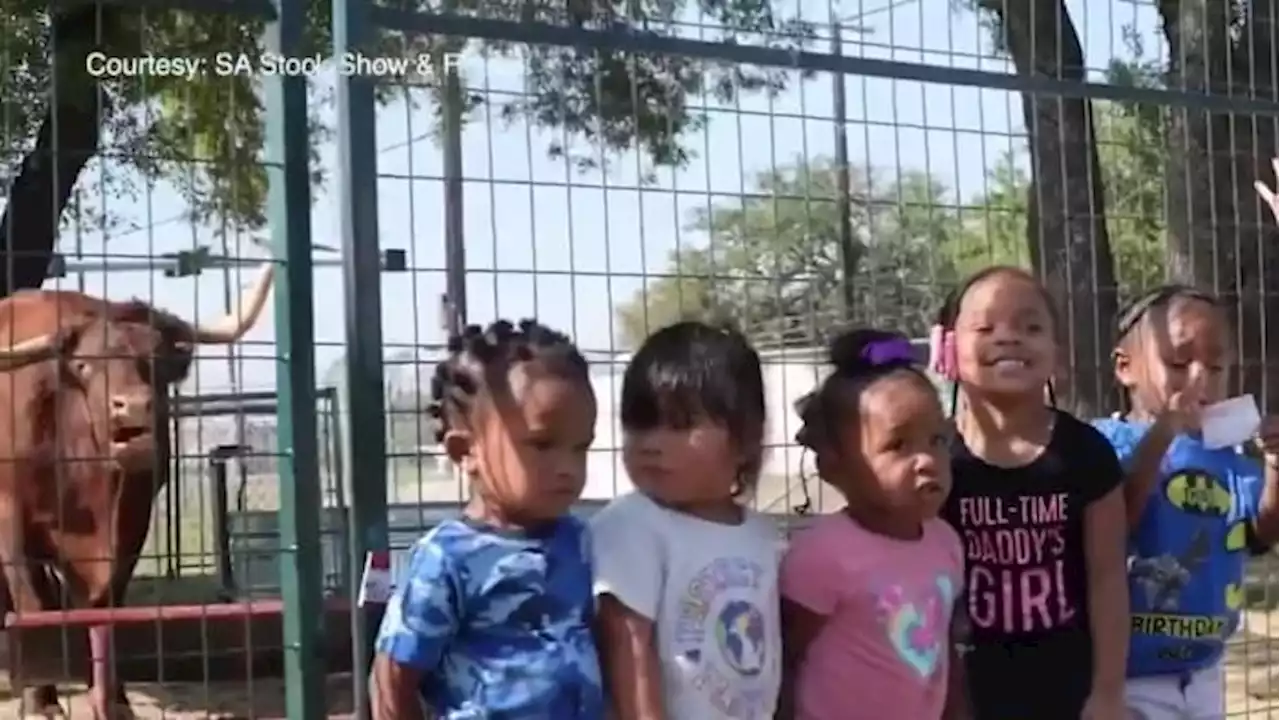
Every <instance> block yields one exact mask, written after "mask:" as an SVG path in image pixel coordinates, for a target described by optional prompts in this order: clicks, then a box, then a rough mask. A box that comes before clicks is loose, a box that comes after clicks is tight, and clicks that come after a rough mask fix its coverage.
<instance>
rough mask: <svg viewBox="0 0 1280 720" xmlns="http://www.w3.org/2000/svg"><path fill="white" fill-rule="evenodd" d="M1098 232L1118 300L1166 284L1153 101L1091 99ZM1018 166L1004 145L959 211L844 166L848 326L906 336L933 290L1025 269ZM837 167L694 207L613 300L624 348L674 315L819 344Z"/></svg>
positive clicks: (831, 284)
mask: <svg viewBox="0 0 1280 720" xmlns="http://www.w3.org/2000/svg"><path fill="white" fill-rule="evenodd" d="M1135 57H1136V59H1135V60H1134V61H1132V62H1128V63H1118V62H1117V63H1114V64H1113V66H1112V68H1111V70H1110V73H1109V75H1110V77H1111V81H1112V82H1115V83H1126V84H1133V85H1139V84H1141V85H1146V86H1150V85H1151V84H1154V83H1156V82H1158V81H1159V76H1158V74H1157V73H1156V71H1155V70H1154V65H1153V64H1151V63H1148V62H1146V61H1145V60H1144V58H1143V56H1142V53H1141V49H1140V48H1136V51H1135ZM1094 115H1095V123H1096V128H1097V136H1098V144H1099V147H1098V152H1099V157H1100V162H1101V163H1102V167H1101V180H1102V184H1103V187H1104V189H1105V193H1106V209H1107V228H1108V231H1109V233H1110V237H1111V244H1112V248H1113V250H1114V254H1115V260H1116V273H1117V279H1118V281H1119V284H1120V294H1121V302H1122V303H1123V302H1124V301H1126V300H1127V299H1129V298H1131V297H1133V296H1134V295H1135V294H1137V293H1139V292H1141V291H1142V290H1143V289H1145V288H1149V287H1152V286H1153V285H1156V284H1159V283H1160V282H1162V281H1163V280H1164V277H1165V267H1166V244H1165V232H1166V228H1165V223H1164V220H1163V218H1164V217H1165V216H1166V213H1165V193H1164V175H1163V164H1164V163H1165V161H1166V158H1165V151H1164V148H1165V145H1164V142H1163V139H1162V138H1163V137H1164V134H1165V123H1166V122H1167V118H1166V116H1165V114H1164V113H1162V112H1161V110H1160V109H1158V108H1157V109H1152V108H1151V107H1150V106H1141V105H1137V104H1131V103H1114V102H1102V103H1097V104H1096V105H1095V107H1094ZM1025 166H1026V163H1025V162H1023V161H1021V159H1020V158H1019V156H1018V155H1015V154H1012V153H1010V154H1008V155H1006V156H1004V157H1003V158H1001V159H1000V160H999V161H998V162H996V163H995V164H994V165H993V166H992V167H991V168H990V169H989V170H988V172H987V176H986V184H985V187H984V189H983V191H982V192H981V193H979V194H978V195H976V196H975V197H972V198H970V199H969V200H968V201H967V202H966V203H964V205H963V206H962V207H960V208H956V207H954V203H952V202H951V201H949V200H947V198H948V197H949V195H950V194H949V193H948V191H947V188H946V187H945V186H942V185H941V184H938V183H936V182H930V181H929V179H928V178H927V177H926V176H925V175H924V174H923V173H922V172H919V171H916V170H907V171H904V172H903V173H902V174H901V175H900V176H898V177H896V178H895V177H884V176H883V174H882V173H879V172H876V171H875V170H874V169H870V170H869V169H866V168H860V169H854V170H853V171H852V172H851V180H852V185H851V193H850V195H851V198H850V199H851V202H850V219H851V224H852V227H853V237H854V239H855V250H856V256H857V266H856V276H855V277H854V298H855V307H854V310H853V314H852V322H854V323H857V324H873V325H874V324H879V325H887V326H890V327H894V328H897V329H899V330H901V331H903V332H907V333H909V334H911V335H919V334H922V333H924V332H925V330H926V328H927V327H928V325H929V323H930V322H931V320H932V317H933V313H934V312H936V309H937V307H938V306H939V305H940V304H941V301H942V298H943V295H944V294H945V293H946V292H947V291H948V290H949V289H950V288H951V287H953V286H954V285H955V283H956V282H957V280H958V279H959V278H962V277H964V276H966V275H968V274H970V273H972V272H975V271H976V270H978V269H980V268H982V267H984V266H987V265H993V264H1009V265H1021V266H1024V267H1025V266H1027V265H1028V264H1029V262H1030V260H1029V253H1028V247H1027V198H1028V191H1029V189H1030V186H1031V185H1030V178H1029V177H1028V175H1027V172H1026V171H1025V170H1024V167H1025ZM836 197H837V193H836V172H835V167H834V166H833V165H832V163H831V161H830V160H829V159H826V158H818V159H814V160H812V161H810V162H809V163H808V164H807V165H806V164H805V163H804V161H803V159H797V161H796V162H795V164H793V165H791V166H788V167H786V168H782V169H780V170H778V171H776V172H771V173H764V174H762V175H760V176H759V177H758V178H756V180H755V182H754V183H753V184H752V194H751V195H749V196H747V197H746V198H744V200H743V201H741V202H735V203H732V204H722V205H719V206H717V207H713V208H711V209H710V210H709V211H708V210H700V211H698V212H696V213H695V214H694V216H693V217H692V218H691V222H690V229H691V230H695V231H698V232H700V233H704V234H705V236H706V237H707V238H708V242H707V243H706V244H701V245H698V246H695V247H686V248H680V249H678V250H677V251H675V252H673V253H672V255H671V258H670V259H669V263H668V269H667V271H666V272H665V273H664V274H663V275H662V276H659V277H656V278H655V279H654V280H653V281H652V282H650V283H649V285H648V286H647V287H646V288H644V289H643V290H642V291H641V293H638V294H637V295H636V296H635V297H633V298H631V299H630V300H629V301H627V302H625V303H623V304H622V305H620V306H619V307H618V309H617V321H618V327H619V335H620V338H619V340H620V341H621V342H622V343H624V344H626V345H628V346H632V347H634V346H635V345H636V344H637V343H638V342H639V341H640V340H641V339H643V337H644V336H645V335H646V334H647V333H648V332H649V331H651V330H653V329H656V328H659V327H662V326H664V325H667V324H670V323H671V322H675V321H676V320H680V319H691V318H697V319H703V320H708V321H711V322H729V323H735V324H737V325H738V326H740V327H742V328H743V329H744V330H746V331H747V332H749V333H750V334H751V335H752V336H753V337H754V338H756V340H757V342H759V343H761V344H762V345H776V344H788V345H805V344H812V343H814V342H819V341H821V339H822V338H823V336H824V334H825V333H826V332H828V331H829V330H830V329H831V328H833V327H835V326H838V325H839V324H840V320H841V319H842V318H843V317H844V315H843V312H842V302H841V292H840V284H841V277H842V273H841V271H840V268H841V263H840V248H839V230H838V219H839V215H838V210H837V208H838V206H837V204H836V202H835V198H836Z"/></svg>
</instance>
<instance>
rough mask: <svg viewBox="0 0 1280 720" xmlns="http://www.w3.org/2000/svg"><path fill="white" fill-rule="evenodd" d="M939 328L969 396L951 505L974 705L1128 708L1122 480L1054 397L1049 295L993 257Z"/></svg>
mask: <svg viewBox="0 0 1280 720" xmlns="http://www.w3.org/2000/svg"><path fill="white" fill-rule="evenodd" d="M939 323H940V328H938V329H937V330H936V331H935V338H936V339H938V340H940V344H939V347H937V348H935V358H936V365H935V368H936V369H937V370H938V371H939V372H940V373H941V374H943V375H944V376H945V377H947V378H949V379H951V380H953V381H954V382H956V385H957V393H958V400H959V403H958V408H957V412H956V417H955V423H956V435H955V437H954V439H953V441H952V444H951V472H952V477H953V486H952V491H951V495H950V496H949V497H948V498H947V503H946V505H945V507H944V510H943V516H944V517H945V518H946V519H947V520H948V521H949V522H950V523H951V524H952V526H953V527H955V528H956V530H958V531H959V532H960V536H961V540H962V541H963V543H964V547H965V560H966V575H965V583H964V591H965V603H966V607H967V608H968V620H969V624H970V629H971V636H970V647H969V648H968V653H967V655H966V656H965V664H964V669H965V672H966V673H967V675H968V678H967V679H968V689H969V692H970V702H971V704H972V707H973V711H974V715H975V716H976V717H977V718H979V720H987V719H988V718H990V719H993V720H1025V719H1026V718H1035V720H1059V719H1061V720H1079V719H1080V718H1081V717H1085V718H1096V719H1098V720H1102V719H1103V718H1106V719H1107V720H1110V719H1113V718H1114V719H1117V720H1118V719H1120V718H1124V717H1126V715H1125V710H1124V662H1125V647H1126V641H1125V636H1126V635H1127V633H1128V615H1127V612H1128V597H1127V593H1126V587H1127V586H1126V581H1125V554H1124V545H1125V518H1124V498H1123V496H1122V495H1121V490H1120V486H1121V482H1122V479H1123V475H1122V472H1121V469H1120V464H1119V462H1117V460H1116V457H1115V453H1114V452H1112V451H1111V448H1110V446H1109V445H1108V443H1107V440H1106V438H1104V437H1103V436H1102V435H1101V434H1100V433H1099V432H1098V431H1097V430H1095V429H1093V428H1092V427H1090V426H1089V425H1087V424H1085V423H1082V422H1080V421H1078V420H1076V419H1075V418H1073V417H1071V416H1070V415H1069V414H1067V413H1065V412H1061V411H1059V410H1057V409H1055V408H1053V407H1051V406H1049V405H1047V404H1046V402H1045V401H1046V398H1050V402H1052V400H1051V397H1052V389H1051V388H1049V387H1048V385H1049V382H1050V378H1051V375H1052V373H1053V370H1054V368H1055V366H1056V363H1057V357H1058V345H1057V342H1056V341H1055V339H1054V335H1055V332H1056V330H1057V327H1056V318H1055V316H1054V311H1053V305H1052V303H1051V301H1050V298H1049V297H1048V293H1047V292H1046V291H1045V289H1044V288H1043V287H1042V286H1041V285H1040V284H1039V283H1038V282H1036V280H1035V278H1033V277H1032V276H1031V275H1030V274H1029V273H1027V272H1026V271H1025V270H1022V269H1019V268H1012V267H992V268H987V269H985V270H982V271H980V272H978V273H977V274H975V275H974V276H972V277H971V278H969V279H968V281H966V282H965V283H964V284H962V285H961V286H960V287H959V288H958V289H957V291H956V292H955V293H953V294H952V296H951V298H950V299H949V301H948V302H947V303H946V304H945V305H944V307H943V308H942V312H941V313H940V317H939Z"/></svg>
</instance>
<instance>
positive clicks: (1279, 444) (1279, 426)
mask: <svg viewBox="0 0 1280 720" xmlns="http://www.w3.org/2000/svg"><path fill="white" fill-rule="evenodd" d="M1255 442H1257V444H1258V448H1259V449H1261V450H1262V459H1263V460H1265V461H1266V463H1267V467H1271V468H1275V467H1280V421H1277V418H1276V416H1275V415H1268V416H1267V417H1265V418H1263V420H1262V425H1261V426H1259V427H1258V438H1257V440H1256V441H1255Z"/></svg>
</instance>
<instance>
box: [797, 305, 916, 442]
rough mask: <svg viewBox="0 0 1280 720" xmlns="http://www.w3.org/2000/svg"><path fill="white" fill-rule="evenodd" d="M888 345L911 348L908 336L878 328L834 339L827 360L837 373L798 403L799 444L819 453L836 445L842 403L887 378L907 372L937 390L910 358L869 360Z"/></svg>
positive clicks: (853, 332)
mask: <svg viewBox="0 0 1280 720" xmlns="http://www.w3.org/2000/svg"><path fill="white" fill-rule="evenodd" d="M887 343H902V344H903V345H904V346H910V343H911V341H910V340H908V339H907V337H906V336H905V335H901V334H899V333H896V332H892V331H888V330H876V329H874V328H855V329H852V330H847V331H845V332H842V333H840V334H839V335H837V336H836V337H835V338H833V339H832V340H831V343H830V344H829V345H828V347H827V360H828V361H829V362H830V363H831V364H832V365H833V366H834V367H835V370H834V371H833V372H832V373H831V374H830V375H827V376H826V377H825V378H823V380H822V382H821V383H819V384H818V387H817V388H816V389H815V390H814V391H813V392H811V393H809V394H807V395H805V396H804V397H801V398H800V399H799V400H797V401H796V403H795V410H796V414H797V415H799V416H800V430H799V432H797V433H796V443H798V444H799V445H800V446H801V447H803V448H806V449H809V450H812V451H814V452H818V451H819V450H820V449H822V448H824V447H827V446H829V445H830V444H831V443H834V442H836V437H835V429H836V427H837V422H838V419H839V417H840V413H841V410H842V408H841V401H843V402H844V403H848V402H850V400H849V398H850V397H854V398H856V397H857V394H858V393H860V392H862V391H863V390H865V389H866V388H867V387H868V386H869V385H871V383H873V382H875V381H876V380H878V379H880V378H882V377H885V376H886V375H890V374H892V373H894V372H898V371H900V370H907V371H910V372H913V373H915V374H916V375H918V376H920V380H922V381H923V382H924V383H925V384H926V385H927V386H928V387H929V388H931V389H932V388H933V387H934V385H933V382H932V381H931V380H929V378H928V377H927V376H926V375H925V374H924V372H923V371H922V370H921V369H920V367H919V366H917V365H916V363H915V361H914V360H913V359H911V358H910V357H894V358H891V359H888V360H882V361H879V362H875V361H873V360H872V359H870V358H868V356H867V355H868V354H867V349H868V348H870V347H873V346H876V345H879V344H887ZM850 393H851V394H852V395H850Z"/></svg>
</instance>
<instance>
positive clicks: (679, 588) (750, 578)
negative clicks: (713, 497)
mask: <svg viewBox="0 0 1280 720" xmlns="http://www.w3.org/2000/svg"><path fill="white" fill-rule="evenodd" d="M591 534H592V545H593V557H594V560H595V593H596V595H597V596H599V595H613V596H614V597H615V598H617V600H618V601H619V602H621V603H622V604H623V605H626V606H627V607H628V608H630V609H631V610H632V611H634V612H636V613H639V614H641V615H643V616H645V617H647V618H650V619H651V620H653V622H654V625H655V627H656V630H657V637H658V654H659V658H660V660H661V663H662V671H663V690H664V694H665V695H666V711H667V718H668V720H769V719H770V718H772V717H773V714H774V710H775V707H776V705H777V701H778V686H779V684H780V683H781V674H782V670H781V668H782V664H781V654H782V638H781V633H780V630H779V620H778V560H779V557H780V555H781V551H782V544H781V536H780V534H779V531H778V528H777V527H776V526H775V525H774V524H773V523H772V522H771V521H769V520H768V519H767V518H765V517H762V516H760V515H758V514H756V513H752V512H750V511H748V512H747V513H746V517H745V520H744V521H743V522H742V524H740V525H722V524H718V523H712V522H708V521H706V520H701V519H699V518H696V517H692V516H690V515H685V514H683V513H678V512H674V511H672V510H668V509H666V508H663V507H662V506H660V505H658V504H656V503H654V502H653V501H652V500H650V499H649V498H647V497H645V496H644V495H642V494H640V493H631V494H629V495H624V496H622V497H620V498H618V499H616V500H614V501H613V502H611V503H610V504H609V506H608V507H606V508H605V509H603V510H601V511H600V512H599V513H598V514H597V515H596V516H595V517H594V518H592V522H591Z"/></svg>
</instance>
